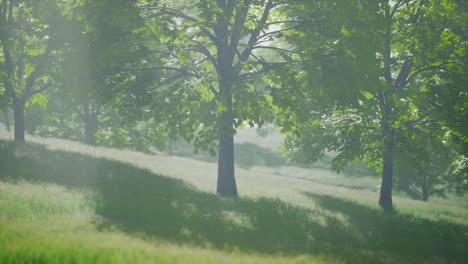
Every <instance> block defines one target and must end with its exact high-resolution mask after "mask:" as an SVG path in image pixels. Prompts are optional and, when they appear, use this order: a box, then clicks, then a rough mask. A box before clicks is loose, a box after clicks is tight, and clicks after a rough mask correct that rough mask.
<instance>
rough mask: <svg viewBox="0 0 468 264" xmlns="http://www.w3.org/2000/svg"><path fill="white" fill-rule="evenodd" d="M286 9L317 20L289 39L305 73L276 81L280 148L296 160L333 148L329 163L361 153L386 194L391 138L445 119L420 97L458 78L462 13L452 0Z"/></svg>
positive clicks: (343, 161) (334, 3) (352, 159)
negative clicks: (448, 74) (284, 135)
mask: <svg viewBox="0 0 468 264" xmlns="http://www.w3.org/2000/svg"><path fill="white" fill-rule="evenodd" d="M290 12H291V13H290V16H302V17H304V19H305V18H306V17H312V18H314V19H315V21H318V22H316V23H313V24H310V25H309V26H304V27H302V28H300V30H298V31H297V32H293V34H291V35H290V36H289V37H288V39H289V41H290V42H291V43H292V44H294V45H295V46H296V47H297V48H298V50H299V51H300V52H302V54H301V56H303V57H304V58H305V59H307V61H306V62H305V63H304V66H303V70H299V71H291V70H290V71H285V70H283V71H282V72H279V74H278V76H279V77H277V79H276V80H275V81H276V83H277V85H278V86H279V87H281V88H278V89H276V90H275V91H274V92H275V94H276V96H275V102H276V103H277V104H278V106H279V107H280V109H281V112H280V113H279V124H280V126H282V128H283V132H285V133H287V134H288V137H287V139H286V141H285V144H284V149H285V150H286V151H287V153H288V156H289V158H290V159H291V160H300V161H301V160H302V161H304V160H306V161H307V160H316V159H318V158H320V157H322V156H323V155H324V153H325V151H336V152H337V153H338V155H337V156H336V158H335V159H334V161H333V166H334V168H335V169H336V170H340V169H341V168H342V167H343V166H344V165H345V164H347V163H349V162H351V163H353V162H357V161H359V160H365V161H366V162H367V163H368V164H369V165H372V166H375V167H377V168H378V170H379V171H382V175H383V177H382V179H383V183H382V188H384V186H387V188H386V189H385V190H384V189H382V191H385V193H386V195H387V198H386V199H388V197H389V196H388V194H391V184H392V183H391V181H392V180H391V179H392V177H393V173H392V171H391V170H392V167H393V165H392V163H393V159H394V155H395V153H396V151H394V150H396V149H397V148H398V147H399V146H401V145H402V144H403V142H401V141H398V140H399V139H401V138H402V137H409V138H414V137H415V136H417V134H418V133H419V132H420V133H426V135H435V133H432V134H431V133H428V132H429V130H431V129H434V128H435V129H437V130H439V129H440V127H441V126H443V123H442V122H438V121H437V120H434V116H433V115H432V112H427V111H424V109H425V107H426V103H427V102H425V101H424V100H423V99H424V98H428V94H429V88H428V87H429V85H430V84H431V83H433V82H436V83H439V82H441V81H443V80H444V75H445V73H446V72H451V71H455V72H457V74H456V76H462V75H460V70H459V69H460V67H462V59H463V56H464V54H465V52H466V47H467V42H466V41H465V40H463V39H462V37H461V36H462V33H463V32H460V30H459V28H460V27H463V25H466V21H467V20H466V14H464V13H459V12H458V10H457V7H456V5H455V4H454V3H453V2H452V1H314V2H309V1H302V2H300V4H299V5H298V6H297V7H295V8H293V9H292V11H290ZM327 14H334V15H333V16H332V15H329V16H327ZM298 79H299V80H298ZM458 124H461V123H458ZM418 131H419V132H418ZM439 135H440V134H439ZM440 139H441V137H440V136H439V137H436V138H434V139H433V140H435V141H437V140H440ZM421 143H422V142H421ZM436 144H439V143H436ZM412 154H414V155H417V154H416V153H412ZM431 154H433V153H431ZM385 164H387V165H385ZM381 194H382V193H381ZM390 199H391V198H390ZM380 202H382V196H381V201H380ZM382 206H383V207H386V206H390V207H391V200H390V201H388V200H387V202H386V205H382Z"/></svg>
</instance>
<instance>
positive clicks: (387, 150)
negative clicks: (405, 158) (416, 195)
mask: <svg viewBox="0 0 468 264" xmlns="http://www.w3.org/2000/svg"><path fill="white" fill-rule="evenodd" d="M385 130H386V129H384V131H385ZM393 147H394V146H393V135H391V132H388V133H387V135H386V136H385V140H384V151H383V171H382V185H381V186H380V199H379V205H380V206H381V207H382V208H383V209H385V210H393V203H392V185H393Z"/></svg>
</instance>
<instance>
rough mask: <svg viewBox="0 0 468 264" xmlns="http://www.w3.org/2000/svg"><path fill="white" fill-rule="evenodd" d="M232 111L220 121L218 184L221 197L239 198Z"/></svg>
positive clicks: (225, 114) (226, 112)
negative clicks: (235, 170)
mask: <svg viewBox="0 0 468 264" xmlns="http://www.w3.org/2000/svg"><path fill="white" fill-rule="evenodd" d="M232 121H233V118H232V112H231V110H228V111H224V112H223V113H222V114H221V116H220V120H219V123H220V124H219V125H220V128H219V129H220V131H219V132H220V133H219V153H218V183H217V187H216V192H217V193H218V194H219V195H223V196H230V197H237V185H236V178H235V176H234V133H233V132H234V130H233V127H232V123H233V122H232Z"/></svg>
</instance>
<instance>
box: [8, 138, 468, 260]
mask: <svg viewBox="0 0 468 264" xmlns="http://www.w3.org/2000/svg"><path fill="white" fill-rule="evenodd" d="M0 168H1V170H0V179H4V180H7V179H9V178H11V177H15V178H22V179H27V180H30V181H40V182H53V183H58V184H63V185H66V186H70V187H80V188H90V189H92V190H94V191H95V192H96V193H97V195H98V197H99V199H100V200H99V203H98V206H97V208H96V212H97V213H98V214H100V215H102V216H104V218H105V219H106V222H105V224H104V226H102V227H103V228H106V227H107V226H109V225H111V226H114V227H117V228H118V229H120V230H122V231H125V232H128V233H130V234H144V235H145V236H155V237H157V238H160V239H165V240H168V241H172V242H175V243H180V244H191V245H200V246H206V247H213V248H217V249H221V250H226V251H231V250H241V251H244V252H261V253H278V254H285V255H296V254H307V253H311V254H324V255H331V256H339V257H343V258H345V259H344V261H345V262H349V263H363V262H365V263H375V262H378V261H380V260H382V258H390V259H398V260H418V261H421V260H425V259H434V258H436V257H440V258H441V259H444V260H448V261H452V262H453V261H460V263H461V260H464V258H463V257H466V256H467V255H466V252H465V251H464V250H466V247H467V241H466V236H465V233H466V232H467V231H468V230H467V228H466V227H463V226H458V225H454V224H449V223H438V222H430V221H425V220H422V219H417V218H411V217H405V216H398V215H397V216H388V215H384V214H383V213H381V212H380V211H378V210H373V209H370V208H367V207H363V206H359V205H357V204H354V203H351V202H348V201H344V200H338V199H335V198H330V197H326V196H317V195H314V194H306V195H307V196H308V197H309V198H311V199H313V200H315V201H316V202H317V203H318V204H319V205H320V206H321V209H318V210H311V209H306V208H301V207H297V206H293V205H290V204H288V203H285V202H282V201H280V200H275V199H266V198H261V199H247V198H240V199H228V198H220V197H218V196H216V195H213V194H209V193H204V192H200V191H198V190H197V189H196V188H194V187H193V186H191V185H189V184H187V183H185V182H183V181H180V180H175V179H172V178H168V177H164V176H159V175H155V174H153V173H151V172H150V171H148V170H143V169H140V168H137V167H134V166H131V165H128V164H124V163H121V162H116V161H110V160H105V159H95V158H92V157H89V156H85V155H80V154H76V153H69V152H60V151H49V150H46V149H45V148H44V147H42V146H39V145H25V146H22V147H15V145H14V144H13V143H12V142H7V141H0ZM213 180H215V179H213ZM330 211H332V212H341V213H342V214H344V215H345V217H346V218H347V219H348V220H349V224H348V225H346V224H345V223H344V222H343V221H342V220H339V218H337V217H336V216H335V215H333V214H331V213H330Z"/></svg>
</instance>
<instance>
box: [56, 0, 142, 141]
mask: <svg viewBox="0 0 468 264" xmlns="http://www.w3.org/2000/svg"><path fill="white" fill-rule="evenodd" d="M62 4H63V6H62V12H64V15H65V16H66V17H67V21H66V22H67V23H65V24H63V25H62V28H61V33H62V37H63V39H64V44H65V48H64V56H63V63H62V66H63V67H62V69H63V72H62V73H63V79H62V81H63V84H64V86H65V88H66V89H67V91H68V93H65V94H64V98H62V100H64V101H66V102H67V104H69V105H71V106H72V108H73V109H74V111H75V112H76V114H77V116H78V117H79V118H80V119H81V120H82V122H83V124H84V135H85V136H84V139H85V142H86V143H87V144H90V145H94V144H96V140H97V139H96V133H97V131H98V130H99V126H100V125H101V121H100V120H101V119H102V117H103V116H104V114H105V113H110V112H112V110H110V109H106V108H108V107H109V105H110V103H111V102H112V100H113V98H114V93H116V91H115V90H116V88H115V86H118V85H119V83H116V82H115V80H116V78H114V76H120V77H122V76H124V77H125V78H120V79H119V80H120V82H128V79H129V78H132V77H133V76H132V75H131V74H129V73H127V72H125V69H124V68H125V67H128V66H130V65H134V64H136V63H139V62H140V61H141V60H143V59H142V58H143V56H144V54H145V49H144V45H143V44H142V42H143V35H144V34H143V33H144V23H143V21H142V19H141V17H140V15H139V10H138V9H137V8H136V5H135V3H134V2H132V1H126V0H119V1H115V0H113V1H88V0H69V1H66V4H65V3H62ZM142 29H143V30H142ZM110 79H112V80H113V81H112V82H110V81H109V80H110ZM111 85H112V86H114V87H110V86H111Z"/></svg>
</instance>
